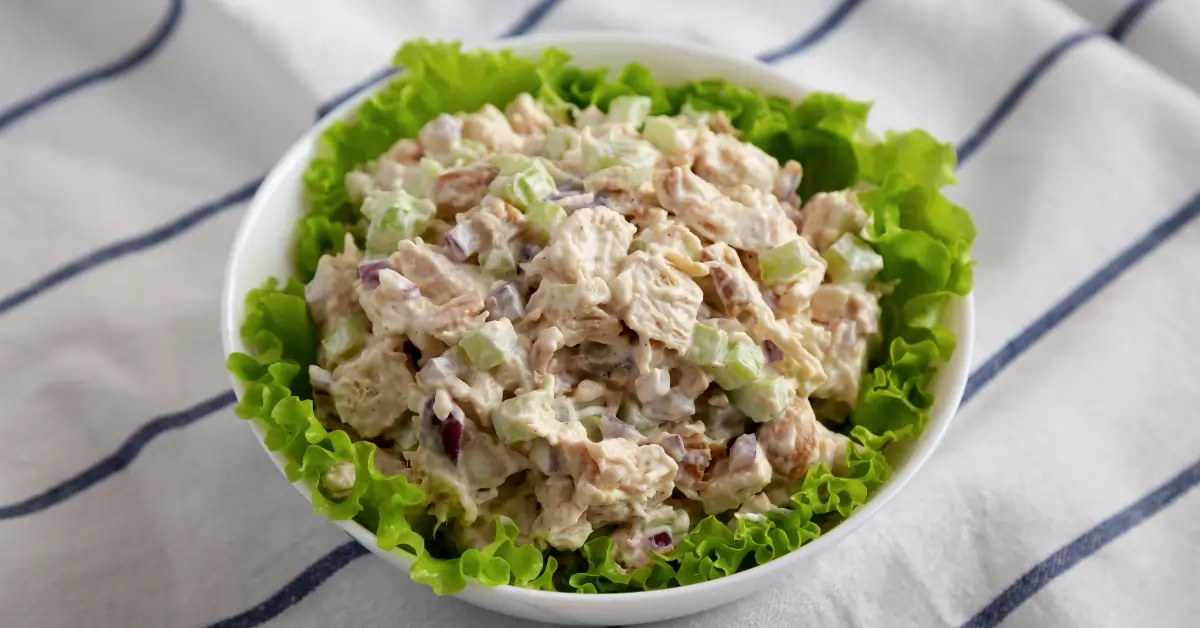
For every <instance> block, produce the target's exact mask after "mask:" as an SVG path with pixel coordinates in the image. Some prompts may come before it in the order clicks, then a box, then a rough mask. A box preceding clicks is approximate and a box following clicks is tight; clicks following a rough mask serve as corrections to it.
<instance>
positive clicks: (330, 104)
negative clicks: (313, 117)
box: [317, 66, 400, 120]
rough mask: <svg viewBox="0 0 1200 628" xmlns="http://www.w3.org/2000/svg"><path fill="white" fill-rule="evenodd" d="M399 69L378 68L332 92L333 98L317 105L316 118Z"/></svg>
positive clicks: (323, 115) (322, 116)
mask: <svg viewBox="0 0 1200 628" xmlns="http://www.w3.org/2000/svg"><path fill="white" fill-rule="evenodd" d="M399 71H400V68H396V67H392V66H388V67H386V68H383V69H382V70H379V71H378V72H376V73H374V74H372V75H371V76H368V77H367V78H365V79H363V80H361V81H359V82H358V83H355V84H354V85H352V86H351V87H349V88H347V89H345V90H344V91H341V92H338V93H337V94H334V96H333V98H330V99H329V100H327V101H325V102H323V103H321V104H320V105H317V119H318V120H320V119H321V118H324V117H325V116H326V115H328V114H329V112H330V111H333V110H334V109H337V108H338V107H339V106H341V104H342V103H344V102H346V101H347V100H350V99H351V98H354V97H355V96H357V95H358V93H359V92H361V91H362V90H364V89H366V88H368V87H370V86H372V85H374V84H375V83H376V82H377V81H382V80H383V79H385V78H387V77H389V76H391V75H393V74H395V73H396V72H399Z"/></svg>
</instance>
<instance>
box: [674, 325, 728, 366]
mask: <svg viewBox="0 0 1200 628" xmlns="http://www.w3.org/2000/svg"><path fill="white" fill-rule="evenodd" d="M728 350H729V334H726V333H725V330H723V329H719V328H717V327H709V326H708V325H705V324H703V323H696V325H695V326H694V327H692V341H691V344H690V346H688V350H687V353H685V354H684V356H683V359H685V360H687V361H688V362H691V363H692V364H696V365H698V366H720V365H721V363H722V362H724V361H725V354H726V353H727V352H728Z"/></svg>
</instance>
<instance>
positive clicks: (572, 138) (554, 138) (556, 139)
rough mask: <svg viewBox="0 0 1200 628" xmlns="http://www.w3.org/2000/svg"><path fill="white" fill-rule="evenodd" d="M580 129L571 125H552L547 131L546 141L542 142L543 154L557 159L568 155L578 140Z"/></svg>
mask: <svg viewBox="0 0 1200 628" xmlns="http://www.w3.org/2000/svg"><path fill="white" fill-rule="evenodd" d="M578 138H579V131H576V130H575V129H572V128H570V127H561V126H556V127H551V128H550V130H549V131H546V141H545V142H544V143H543V144H542V154H543V155H545V156H546V157H547V158H548V159H553V160H555V161H557V160H560V159H562V158H563V157H564V156H566V154H567V151H569V150H571V148H573V147H574V146H575V143H576V142H578V141H579V140H578Z"/></svg>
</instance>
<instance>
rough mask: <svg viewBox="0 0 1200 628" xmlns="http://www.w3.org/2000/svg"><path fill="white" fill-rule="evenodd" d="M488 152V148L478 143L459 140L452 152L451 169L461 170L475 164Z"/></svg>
mask: <svg viewBox="0 0 1200 628" xmlns="http://www.w3.org/2000/svg"><path fill="white" fill-rule="evenodd" d="M487 152H488V150H487V146H484V145H483V144H481V143H479V142H476V141H475V140H459V141H458V142H455V144H454V148H453V149H451V151H450V156H451V164H450V165H451V167H453V168H461V167H463V166H466V165H468V164H473V163H475V162H477V161H479V160H480V159H483V156H484V155H486V154H487Z"/></svg>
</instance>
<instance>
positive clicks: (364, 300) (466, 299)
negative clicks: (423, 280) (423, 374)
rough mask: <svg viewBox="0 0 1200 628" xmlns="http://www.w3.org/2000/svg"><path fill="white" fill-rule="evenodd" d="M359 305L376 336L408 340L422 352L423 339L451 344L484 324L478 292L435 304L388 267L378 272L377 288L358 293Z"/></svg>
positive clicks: (405, 278) (482, 305)
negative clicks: (390, 336)
mask: <svg viewBox="0 0 1200 628" xmlns="http://www.w3.org/2000/svg"><path fill="white" fill-rule="evenodd" d="M359 303H360V304H361V305H362V308H363V311H364V312H366V314H367V318H369V319H370V320H371V324H372V329H373V330H374V332H375V333H376V334H389V335H393V336H402V337H409V338H411V339H412V340H413V342H414V343H416V344H417V346H418V347H419V348H422V351H424V350H425V348H423V347H422V345H425V346H426V347H428V346H429V344H427V343H426V342H423V340H424V338H425V337H426V336H429V337H433V338H436V339H437V340H440V341H442V342H445V343H447V344H453V343H456V342H458V340H459V339H460V338H461V337H462V335H463V334H465V333H467V332H468V331H470V330H472V329H474V328H476V327H478V326H480V325H482V324H483V323H484V322H485V321H487V312H486V311H485V310H484V302H483V297H482V295H481V294H480V293H479V292H478V291H474V290H471V291H468V292H466V293H464V294H460V295H458V296H456V297H454V298H452V299H450V300H448V301H444V302H442V303H436V302H434V301H433V300H432V299H430V298H429V297H426V296H423V295H422V294H421V292H420V290H419V289H418V287H417V284H416V283H414V282H413V281H412V280H410V279H408V278H407V277H405V276H404V275H401V274H400V273H398V272H396V271H394V270H391V269H389V268H385V269H383V270H381V271H379V287H377V288H375V289H374V290H363V291H361V292H360V293H359Z"/></svg>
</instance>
